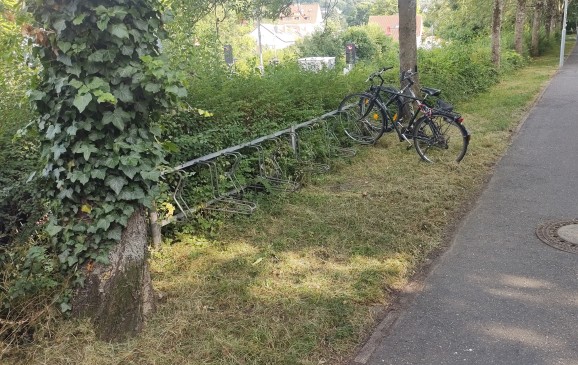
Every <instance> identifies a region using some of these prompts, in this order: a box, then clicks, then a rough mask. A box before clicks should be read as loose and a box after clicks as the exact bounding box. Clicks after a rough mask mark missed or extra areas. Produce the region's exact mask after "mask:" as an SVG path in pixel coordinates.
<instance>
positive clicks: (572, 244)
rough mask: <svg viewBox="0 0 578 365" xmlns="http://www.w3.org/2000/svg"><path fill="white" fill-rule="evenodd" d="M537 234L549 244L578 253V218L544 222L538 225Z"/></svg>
mask: <svg viewBox="0 0 578 365" xmlns="http://www.w3.org/2000/svg"><path fill="white" fill-rule="evenodd" d="M536 235H537V236H538V238H539V239H540V240H542V241H543V242H544V243H545V244H547V245H549V246H552V247H554V248H556V249H558V250H562V251H565V252H570V253H575V254H578V219H574V220H571V221H556V222H548V223H544V224H542V225H540V226H538V228H537V229H536Z"/></svg>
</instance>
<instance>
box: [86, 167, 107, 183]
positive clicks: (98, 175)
mask: <svg viewBox="0 0 578 365" xmlns="http://www.w3.org/2000/svg"><path fill="white" fill-rule="evenodd" d="M90 176H92V178H93V179H101V180H104V178H105V177H106V170H105V169H96V168H95V169H93V170H92V171H90Z"/></svg>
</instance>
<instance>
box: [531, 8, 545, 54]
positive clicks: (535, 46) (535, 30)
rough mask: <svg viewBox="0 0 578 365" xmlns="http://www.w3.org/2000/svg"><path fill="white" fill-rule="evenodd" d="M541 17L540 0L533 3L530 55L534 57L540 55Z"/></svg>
mask: <svg viewBox="0 0 578 365" xmlns="http://www.w3.org/2000/svg"><path fill="white" fill-rule="evenodd" d="M541 17H542V0H536V1H535V3H534V20H533V21H532V44H531V46H530V54H531V55H532V56H534V57H536V56H538V55H539V54H540V48H539V46H540V18H541Z"/></svg>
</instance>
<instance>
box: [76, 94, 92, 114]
mask: <svg viewBox="0 0 578 365" xmlns="http://www.w3.org/2000/svg"><path fill="white" fill-rule="evenodd" d="M91 101H92V94H91V93H86V94H76V96H75V97H74V102H73V103H72V105H74V106H75V107H76V109H78V111H79V112H80V113H82V112H83V111H84V109H86V106H87V105H88V103H90V102H91Z"/></svg>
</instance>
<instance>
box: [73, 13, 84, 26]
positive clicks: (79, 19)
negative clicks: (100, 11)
mask: <svg viewBox="0 0 578 365" xmlns="http://www.w3.org/2000/svg"><path fill="white" fill-rule="evenodd" d="M84 18H86V13H82V14H80V15H78V16H77V17H76V18H74V20H73V21H72V24H74V25H80V24H82V22H83V21H84Z"/></svg>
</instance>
